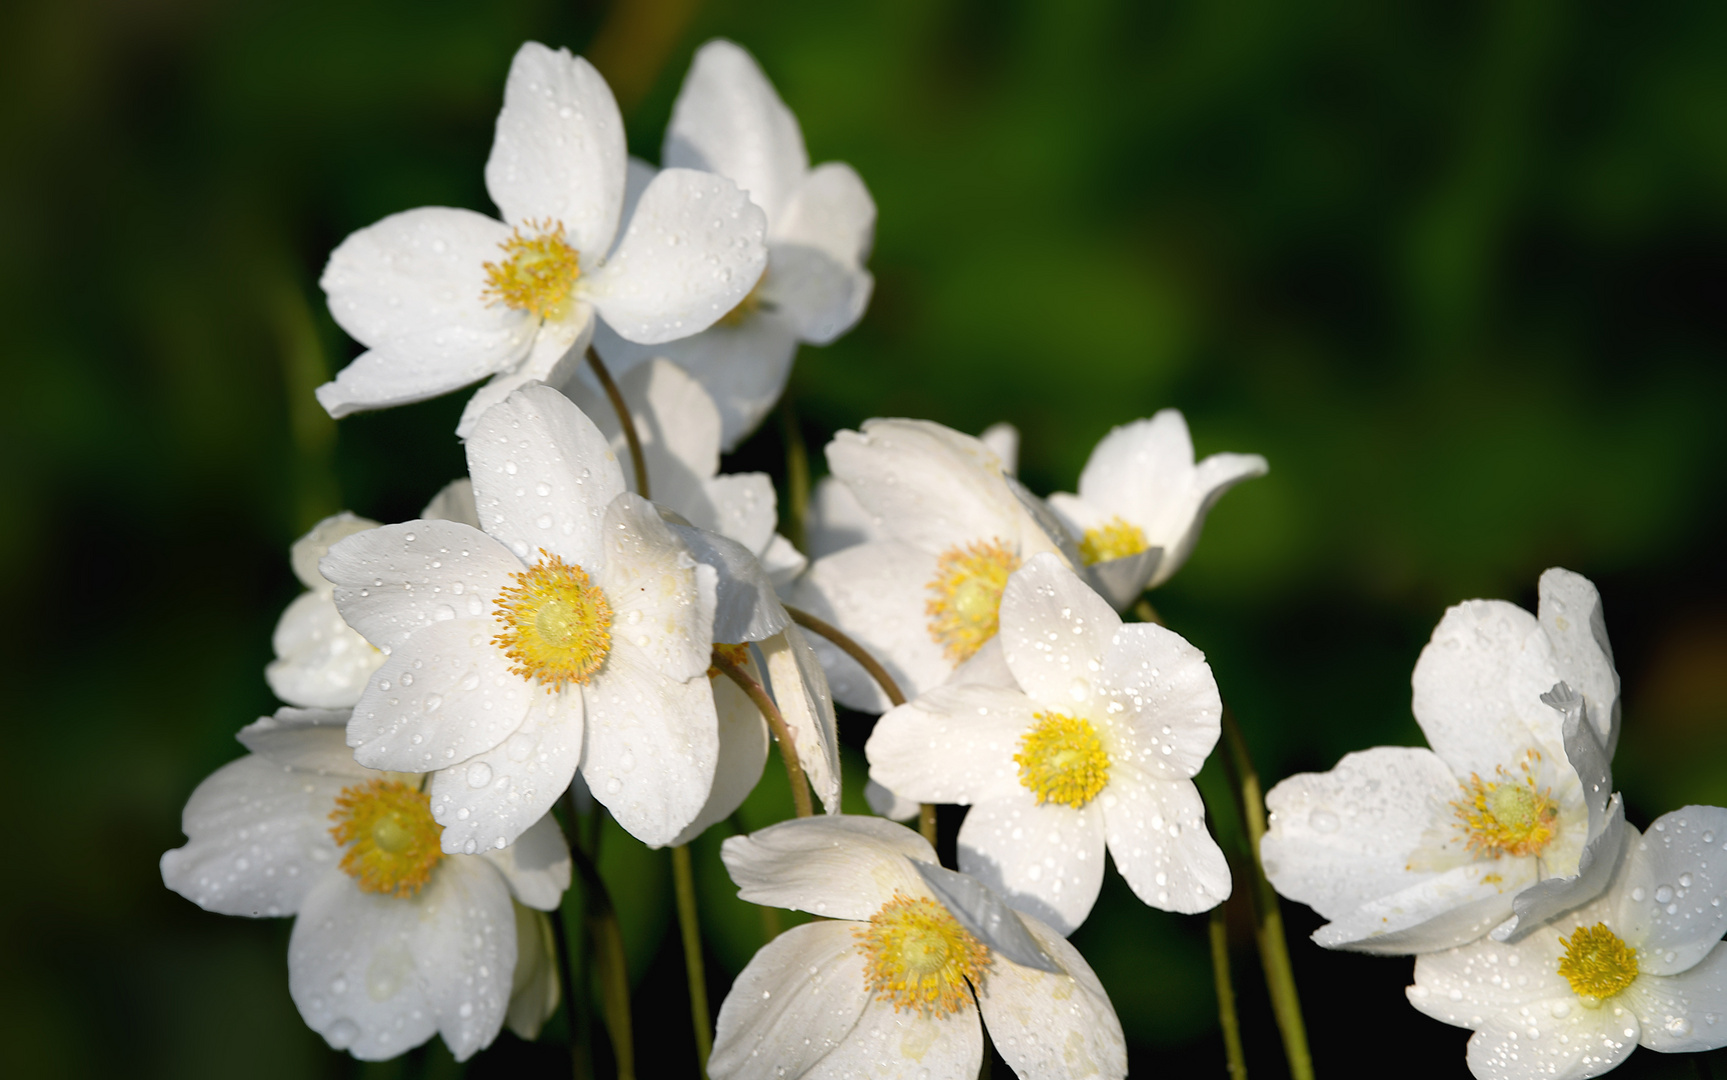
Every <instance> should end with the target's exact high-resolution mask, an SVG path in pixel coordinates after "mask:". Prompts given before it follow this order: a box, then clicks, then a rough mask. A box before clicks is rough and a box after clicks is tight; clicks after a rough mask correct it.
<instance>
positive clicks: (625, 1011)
mask: <svg viewBox="0 0 1727 1080" xmlns="http://www.w3.org/2000/svg"><path fill="white" fill-rule="evenodd" d="M570 857H571V858H572V859H573V860H574V861H575V864H576V872H577V873H578V874H580V875H581V878H582V887H583V890H584V891H585V892H586V893H587V899H588V933H589V934H590V935H591V936H592V937H593V941H594V958H595V960H596V961H598V963H599V968H600V994H601V997H602V998H603V999H604V1003H605V1011H606V1031H607V1033H608V1034H610V1035H611V1037H612V1056H613V1057H615V1058H616V1059H617V1063H618V1080H635V1076H636V1046H635V1037H634V1034H633V1033H632V1030H631V1023H630V972H629V968H628V966H627V965H626V963H625V961H624V934H623V930H622V929H621V928H620V927H619V926H618V912H617V909H616V908H615V907H613V906H612V894H611V892H610V891H609V890H608V889H607V888H606V883H605V881H604V880H602V879H601V877H600V870H599V867H597V866H595V865H594V863H593V860H592V859H590V858H588V853H587V852H586V851H584V850H582V848H581V847H580V846H579V845H571V847H570Z"/></svg>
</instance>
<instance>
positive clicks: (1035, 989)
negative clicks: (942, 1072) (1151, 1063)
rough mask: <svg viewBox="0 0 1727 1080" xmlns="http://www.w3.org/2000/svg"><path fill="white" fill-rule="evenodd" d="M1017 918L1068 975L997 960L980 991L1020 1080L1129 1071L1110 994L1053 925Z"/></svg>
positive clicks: (999, 1045) (993, 1033) (995, 1038)
mask: <svg viewBox="0 0 1727 1080" xmlns="http://www.w3.org/2000/svg"><path fill="white" fill-rule="evenodd" d="M1021 921H1023V922H1024V923H1025V926H1026V929H1027V930H1029V931H1031V935H1032V936H1033V937H1034V938H1036V939H1037V943H1038V944H1039V945H1042V946H1043V949H1044V951H1045V952H1046V953H1048V954H1049V956H1050V958H1051V959H1053V960H1054V961H1055V962H1056V963H1057V964H1059V965H1061V967H1062V968H1063V969H1064V970H1065V972H1066V974H1061V975H1057V974H1051V973H1050V972H1046V971H1038V970H1037V969H1036V968H1028V967H1021V966H1020V965H1018V964H1014V963H1010V962H1007V961H1002V960H998V961H997V962H996V963H995V964H994V965H993V966H991V968H990V972H989V976H988V978H986V979H984V981H983V985H982V986H981V987H979V988H978V992H977V1006H978V1010H979V1011H980V1012H982V1013H983V1022H984V1026H985V1027H987V1028H988V1029H989V1037H990V1041H991V1042H993V1043H994V1044H995V1048H996V1051H997V1052H998V1053H999V1054H1001V1056H1002V1060H1004V1061H1006V1062H1007V1064H1008V1067H1009V1068H1011V1069H1013V1072H1014V1075H1015V1076H1018V1077H1020V1078H1021V1080H1066V1078H1069V1077H1073V1078H1078V1077H1087V1076H1097V1077H1115V1078H1119V1077H1124V1076H1126V1075H1127V1040H1126V1038H1125V1036H1123V1034H1122V1031H1121V1021H1120V1020H1118V1019H1117V1018H1116V1015H1115V1007H1114V1006H1113V1005H1111V1004H1110V1003H1109V994H1108V993H1107V992H1106V991H1105V990H1104V988H1103V984H1102V983H1101V982H1099V981H1098V979H1097V976H1096V975H1095V974H1093V972H1092V970H1091V966H1090V965H1089V964H1087V963H1086V962H1085V958H1084V957H1082V956H1080V954H1079V950H1078V949H1075V948H1074V947H1073V946H1072V945H1070V944H1068V942H1067V940H1066V939H1065V938H1063V937H1062V936H1061V935H1060V934H1059V933H1057V932H1056V931H1055V930H1054V929H1053V928H1051V927H1048V926H1045V925H1043V923H1041V922H1039V921H1038V920H1036V919H1034V918H1032V917H1030V916H1026V917H1024V918H1023V919H1022V920H1021Z"/></svg>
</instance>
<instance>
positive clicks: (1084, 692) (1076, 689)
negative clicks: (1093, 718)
mask: <svg viewBox="0 0 1727 1080" xmlns="http://www.w3.org/2000/svg"><path fill="white" fill-rule="evenodd" d="M1067 696H1068V697H1070V698H1072V699H1073V700H1075V701H1084V700H1085V699H1086V698H1088V697H1090V696H1091V683H1090V682H1089V681H1087V680H1085V679H1081V678H1078V677H1075V678H1074V680H1073V682H1071V683H1069V684H1068V686H1067Z"/></svg>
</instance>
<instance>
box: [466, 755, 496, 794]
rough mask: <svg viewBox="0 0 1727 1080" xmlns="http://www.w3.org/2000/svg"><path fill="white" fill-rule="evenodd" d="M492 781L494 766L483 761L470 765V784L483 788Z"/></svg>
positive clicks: (470, 785) (473, 786)
mask: <svg viewBox="0 0 1727 1080" xmlns="http://www.w3.org/2000/svg"><path fill="white" fill-rule="evenodd" d="M491 782H492V767H491V766H490V765H487V764H486V763H485V762H483V761H476V762H474V763H473V764H472V765H469V766H468V786H469V787H472V788H483V787H485V786H486V785H487V784H489V783H491Z"/></svg>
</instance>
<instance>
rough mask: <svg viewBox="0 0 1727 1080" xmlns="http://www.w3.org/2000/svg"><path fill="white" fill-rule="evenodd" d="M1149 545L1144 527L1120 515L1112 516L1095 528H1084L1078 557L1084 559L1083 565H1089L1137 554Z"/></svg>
mask: <svg viewBox="0 0 1727 1080" xmlns="http://www.w3.org/2000/svg"><path fill="white" fill-rule="evenodd" d="M1150 546H1151V545H1150V544H1149V543H1147V542H1146V539H1145V530H1144V529H1141V528H1140V527H1139V526H1138V525H1135V524H1133V523H1132V522H1130V521H1126V520H1123V519H1122V518H1120V517H1112V518H1110V519H1109V520H1108V521H1106V522H1104V523H1103V524H1102V525H1099V526H1098V527H1097V528H1095V529H1087V530H1085V536H1084V537H1083V538H1082V539H1081V540H1080V542H1079V557H1080V558H1082V559H1084V560H1085V565H1087V566H1091V565H1094V564H1096V563H1100V562H1108V561H1109V560H1111V559H1125V558H1127V557H1128V556H1129V555H1138V554H1139V553H1140V552H1142V551H1144V550H1145V549H1146V548H1148V547H1150Z"/></svg>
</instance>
